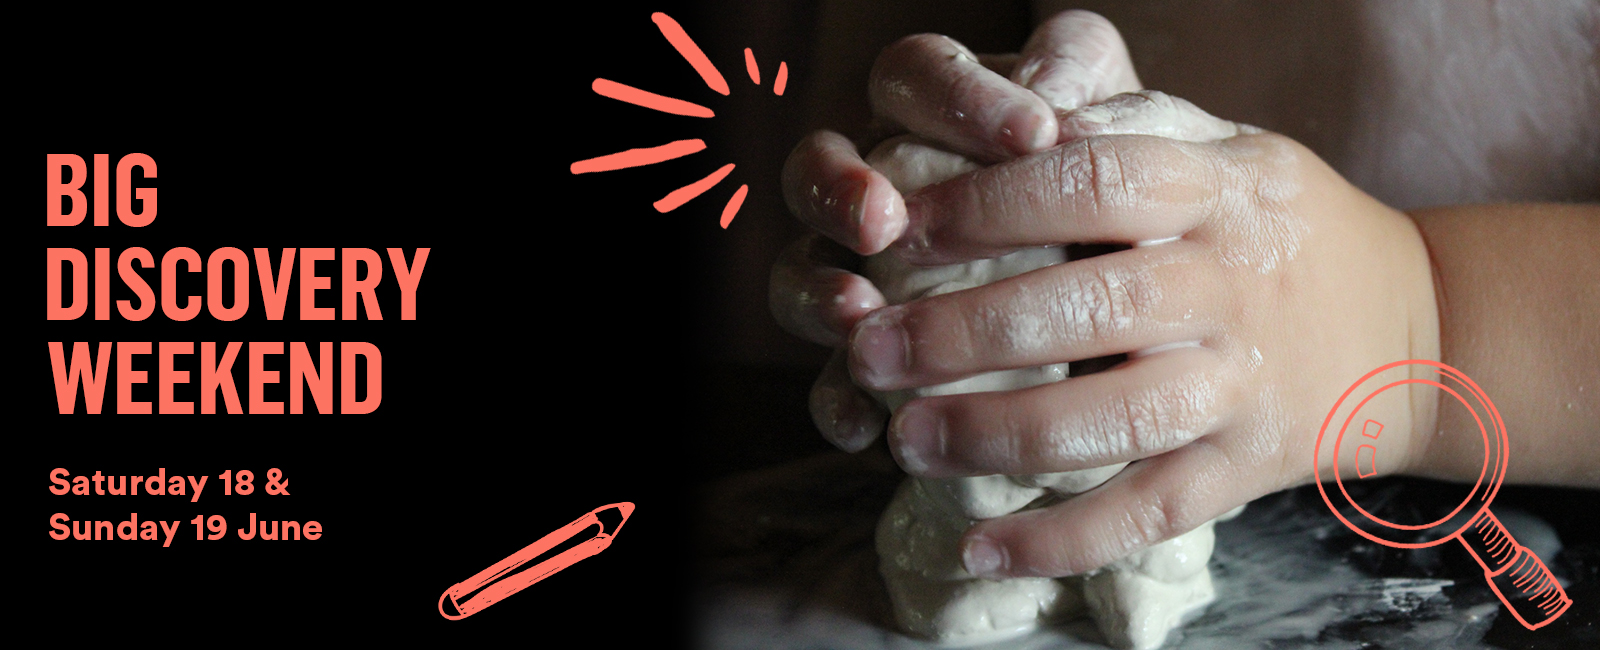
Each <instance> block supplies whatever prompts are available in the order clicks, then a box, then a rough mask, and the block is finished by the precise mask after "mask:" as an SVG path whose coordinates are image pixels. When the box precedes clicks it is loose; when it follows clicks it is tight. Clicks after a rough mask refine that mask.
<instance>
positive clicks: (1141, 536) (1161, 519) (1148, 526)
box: [1128, 491, 1187, 551]
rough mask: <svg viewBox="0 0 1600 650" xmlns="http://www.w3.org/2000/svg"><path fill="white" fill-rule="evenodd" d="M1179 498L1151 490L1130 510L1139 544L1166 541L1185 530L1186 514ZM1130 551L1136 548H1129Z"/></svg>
mask: <svg viewBox="0 0 1600 650" xmlns="http://www.w3.org/2000/svg"><path fill="white" fill-rule="evenodd" d="M1184 513H1185V509H1184V508H1183V507H1182V506H1181V504H1180V501H1179V499H1177V498H1174V497H1172V496H1169V495H1164V494H1162V493H1161V492H1157V491H1150V492H1146V493H1145V495H1144V496H1143V497H1142V498H1140V499H1139V501H1138V502H1137V503H1136V504H1134V506H1133V507H1132V508H1130V509H1129V510H1128V519H1129V522H1130V523H1131V524H1132V529H1133V530H1132V532H1133V533H1134V536H1135V538H1136V541H1137V543H1138V545H1139V546H1150V545H1153V544H1158V543H1160V542H1162V541H1165V540H1167V539H1169V538H1171V537H1173V536H1174V535H1176V534H1177V533H1178V531H1180V530H1183V529H1184V528H1183V525H1184V523H1185V519H1186V517H1187V516H1186V515H1185V514H1184ZM1129 550H1130V551H1132V550H1134V549H1129Z"/></svg>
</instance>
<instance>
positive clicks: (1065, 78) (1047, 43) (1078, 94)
mask: <svg viewBox="0 0 1600 650" xmlns="http://www.w3.org/2000/svg"><path fill="white" fill-rule="evenodd" d="M1011 80H1012V81H1013V82H1015V83H1017V84H1018V85H1020V86H1022V87H1024V88H1027V89H1029V90H1032V91H1033V92H1034V93H1035V94H1038V95H1039V96H1040V97H1043V98H1044V101H1045V103H1047V104H1049V105H1050V107H1051V108H1053V109H1055V110H1056V112H1058V113H1061V112H1066V111H1070V110H1073V109H1075V108H1078V107H1080V106H1083V105H1085V104H1091V103H1094V102H1098V101H1101V100H1104V99H1106V98H1108V97H1111V96H1112V95H1115V94H1118V93H1125V92H1132V91H1135V90H1139V89H1140V87H1141V86H1140V85H1139V77H1138V75H1137V74H1135V73H1134V71H1133V60H1132V59H1131V58H1129V57H1128V47H1127V45H1125V44H1124V43H1123V42H1122V35H1121V34H1118V33H1117V28H1116V27H1113V26H1112V25H1111V21H1109V20H1106V19H1105V18H1104V17H1102V16H1101V15H1100V14H1096V13H1093V12H1089V11H1083V10H1072V11H1065V12H1062V13H1059V14H1056V15H1055V16H1054V17H1052V18H1050V20H1047V21H1045V22H1044V24H1042V25H1040V26H1039V27H1038V28H1037V29H1035V30H1034V31H1033V36H1031V37H1030V38H1028V43H1027V44H1026V45H1023V46H1022V56H1021V59H1020V60H1019V61H1018V63H1017V67H1016V68H1014V69H1013V70H1012V71H1011Z"/></svg>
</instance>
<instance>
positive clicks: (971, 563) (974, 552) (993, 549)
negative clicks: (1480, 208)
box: [961, 535, 1011, 578]
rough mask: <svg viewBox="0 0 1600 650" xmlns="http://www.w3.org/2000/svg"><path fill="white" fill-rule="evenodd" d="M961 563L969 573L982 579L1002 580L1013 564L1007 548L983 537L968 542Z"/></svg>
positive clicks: (962, 553) (963, 550)
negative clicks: (1003, 573) (1007, 568)
mask: <svg viewBox="0 0 1600 650" xmlns="http://www.w3.org/2000/svg"><path fill="white" fill-rule="evenodd" d="M961 563H962V564H963V565H965V566H966V568H967V573H970V574H972V575H974V576H977V577H980V578H1002V577H1005V576H1003V575H1002V572H1004V571H1005V570H1006V567H1007V566H1008V565H1010V564H1011V558H1010V557H1009V556H1008V555H1007V554H1006V549H1005V547H1003V546H1001V545H999V544H996V543H994V540H991V539H989V538H987V537H984V536H982V535H978V536H974V537H973V538H971V539H970V540H968V541H967V547H966V548H965V549H962V551H961Z"/></svg>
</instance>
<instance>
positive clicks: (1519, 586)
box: [1459, 508, 1572, 630]
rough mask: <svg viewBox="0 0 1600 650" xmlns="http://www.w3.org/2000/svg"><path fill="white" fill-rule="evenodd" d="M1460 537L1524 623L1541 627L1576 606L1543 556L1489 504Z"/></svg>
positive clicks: (1512, 613) (1495, 589) (1491, 583)
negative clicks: (1517, 536)
mask: <svg viewBox="0 0 1600 650" xmlns="http://www.w3.org/2000/svg"><path fill="white" fill-rule="evenodd" d="M1459 539H1460V540H1461V544H1462V545H1464V546H1466V547H1467V551H1468V552H1470V553H1471V554H1472V558H1473V559H1475V560H1477V561H1478V564H1480V565H1482V566H1483V576H1484V578H1485V579H1487V580H1488V581H1489V588H1490V589H1493V590H1494V593H1495V595H1496V596H1499V597H1500V602H1501V603H1503V604H1504V605H1505V606H1506V608H1507V609H1510V610H1511V615H1512V616H1515V617H1517V622H1519V623H1522V626H1523V627H1526V628H1528V629H1530V630H1537V629H1539V628H1541V627H1544V626H1545V625H1548V624H1549V623H1550V622H1551V621H1554V620H1556V619H1557V618H1560V617H1561V614H1562V613H1564V612H1566V611H1567V608H1568V607H1570V606H1572V599H1571V598H1568V597H1567V592H1566V591H1565V590H1563V589H1562V588H1561V583H1559V582H1556V578H1555V576H1552V575H1550V569H1548V568H1546V567H1545V566H1544V562H1541V561H1540V560H1539V556H1537V555H1534V554H1533V551H1530V550H1528V548H1527V547H1525V546H1523V545H1521V544H1518V543H1517V540H1515V539H1512V537H1511V532H1510V531H1507V530H1506V527H1505V526H1504V525H1502V524H1501V523H1500V520H1499V519H1496V518H1495V516H1494V513H1491V512H1489V509H1488V508H1485V509H1484V510H1483V511H1482V512H1480V513H1478V516H1477V518H1475V519H1473V520H1472V523H1470V524H1467V527H1466V528H1463V529H1462V530H1461V535H1460V537H1459Z"/></svg>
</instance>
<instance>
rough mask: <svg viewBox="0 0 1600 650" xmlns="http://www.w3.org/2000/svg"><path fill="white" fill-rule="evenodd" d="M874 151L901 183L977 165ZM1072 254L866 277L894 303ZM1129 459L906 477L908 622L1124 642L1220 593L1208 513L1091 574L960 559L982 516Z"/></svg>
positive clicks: (966, 388) (901, 550)
mask: <svg viewBox="0 0 1600 650" xmlns="http://www.w3.org/2000/svg"><path fill="white" fill-rule="evenodd" d="M866 160H867V162H868V163H869V164H871V165H872V166H873V168H874V169H876V170H878V171H879V172H880V173H882V174H883V175H884V176H885V177H887V178H888V179H889V181H890V182H891V183H893V184H894V186H895V187H896V188H897V189H899V190H900V191H901V192H912V191H915V190H916V189H918V188H920V187H923V186H924V185H928V184H931V183H936V182H939V181H942V180H945V179H947V178H951V177H954V176H956V175H959V174H962V173H966V172H968V171H972V170H974V169H977V168H978V166H977V165H976V164H975V163H973V162H971V161H969V160H967V159H965V158H963V157H962V156H960V155H957V154H953V153H950V152H947V151H943V150H940V149H938V148H936V147H934V146H932V145H931V144H929V143H926V142H925V141H922V140H918V139H916V138H913V137H909V136H903V137H899V138H894V139H891V140H889V141H887V142H884V143H883V144H881V145H879V146H878V147H877V148H876V149H874V150H873V151H872V153H870V154H869V155H868V156H867V158H866ZM1066 260H1067V257H1066V252H1065V250H1064V249H1062V248H1039V249H1029V250H1023V251H1019V252H1016V253H1012V254H1010V255H1005V256H1002V257H998V258H994V259H988V260H978V261H974V262H968V263H965V264H953V265H949V266H940V267H917V266H912V265H910V264H907V263H905V262H904V261H902V260H900V259H899V258H898V257H896V256H895V255H893V254H892V253H891V254H883V255H877V256H874V257H872V258H869V259H868V260H867V265H866V273H867V277H868V278H869V279H871V280H872V281H873V283H874V284H876V285H877V286H878V288H879V290H880V291H882V292H883V294H884V297H885V298H886V299H887V300H888V302H889V303H890V304H900V303H904V302H908V301H911V300H915V299H917V298H921V297H924V296H932V295H939V294H942V293H949V292H952V291H960V290H962V289H969V288H972V287H977V286H980V285H984V284H988V283H990V282H995V281H998V280H1003V279H1005V278H1009V277H1012V276H1015V275H1019V274H1022V273H1026V272H1029V271H1033V270H1035V269H1039V268H1043V267H1046V266H1050V265H1052V264H1059V263H1062V262H1065V261H1066ZM1066 376H1067V364H1064V363H1061V364H1053V365H1048V366H1043V367H1038V368H1026V369H1018V370H1005V371H998V372H990V373H985V374H981V375H977V376H974V377H969V378H966V379H963V380H960V381H956V382H952V383H949V384H943V385H940V386H931V387H926V388H920V389H915V390H906V391H896V392H892V393H887V394H879V395H877V397H878V399H879V400H880V401H882V402H883V403H884V404H885V405H887V406H888V407H889V408H890V409H898V408H899V407H900V406H901V405H903V404H905V403H906V402H907V401H909V400H911V399H914V398H916V397H921V396H927V395H950V394H957V393H972V392H986V391H1001V390H1017V389H1022V388H1028V387H1031V386H1038V385H1041V384H1046V383H1050V382H1055V381H1060V380H1062V379H1065V378H1066ZM1124 466H1126V463H1118V464H1115V465H1111V466H1108V467H1100V468H1094V469H1087V470H1080V471H1073V472H1058V473H1052V474H1034V475H1026V476H978V477H970V478H954V479H907V480H906V482H905V483H904V484H903V485H901V486H900V489H899V491H898V492H896V493H895V497H894V500H893V501H892V502H891V503H890V505H889V508H888V509H887V510H886V511H885V512H884V514H883V518H882V519H881V520H880V521H879V523H878V530H877V549H878V555H879V561H880V570H881V572H882V574H883V577H884V581H885V582H886V583H887V585H888V588H889V595H890V598H891V600H893V603H894V611H895V618H896V620H897V621H898V622H899V624H900V626H901V627H902V628H904V629H905V630H906V631H907V632H910V633H913V634H916V635H919V636H924V637H928V638H932V639H935V640H938V641H941V642H944V643H947V644H952V645H969V644H976V643H987V642H991V641H996V640H1001V639H1005V638H1009V637H1012V636H1016V635H1019V634H1023V633H1026V632H1028V631H1030V630H1032V629H1033V628H1035V627H1036V626H1037V625H1038V624H1039V622H1040V621H1042V620H1050V619H1054V618H1066V617H1071V616H1075V615H1078V614H1080V613H1082V611H1083V609H1084V605H1085V604H1087V606H1088V609H1089V610H1090V612H1091V613H1092V614H1093V615H1094V618H1095V621H1096V623H1097V624H1098V625H1099V626H1100V628H1101V632H1102V633H1103V634H1105V636H1106V638H1107V639H1108V640H1110V641H1112V642H1113V643H1115V644H1117V645H1119V646H1123V647H1134V648H1148V647H1155V646H1156V645H1159V644H1160V643H1161V641H1162V640H1163V639H1164V638H1165V637H1166V634H1167V632H1168V631H1169V630H1171V629H1172V628H1173V627H1176V626H1177V625H1178V624H1179V623H1180V622H1181V619H1182V617H1183V615H1184V614H1185V613H1187V612H1189V611H1191V610H1193V609H1194V608H1195V607H1198V606H1202V605H1204V604H1206V603H1209V602H1210V601H1211V599H1212V598H1213V592H1212V589H1211V575H1210V573H1209V572H1208V571H1206V567H1205V565H1206V561H1207V560H1208V559H1209V558H1210V556H1211V547H1212V542H1213V539H1214V538H1213V533H1212V526H1211V524H1210V523H1207V524H1206V525H1204V526H1201V527H1200V528H1198V529H1195V530H1194V531H1191V532H1190V533H1188V534H1185V535H1182V536H1179V537H1177V538H1174V539H1171V540H1168V541H1166V542H1163V543H1161V544H1158V545H1156V546H1153V547H1151V548H1148V549H1145V550H1143V551H1140V552H1139V553H1136V554H1134V555H1133V556H1130V557H1128V558H1124V559H1123V560H1120V561H1118V562H1117V563H1114V564H1112V565H1111V566H1109V567H1106V568H1105V569H1102V570H1101V571H1100V572H1099V573H1097V574H1096V575H1093V576H1091V577H1089V578H1088V579H1087V580H1082V579H1066V580H1054V579H1049V578H1013V579H1007V580H986V579H978V578H974V577H973V576H972V575H971V574H968V573H967V572H966V570H965V569H964V568H963V567H962V564H961V558H960V551H959V544H960V540H961V536H962V534H963V533H965V532H966V531H967V529H968V528H970V527H971V526H972V524H973V523H974V522H975V521H976V520H980V519H989V518H993V517H999V516H1001V515H1006V514H1010V513H1012V512H1016V511H1018V510H1022V509H1025V508H1028V507H1030V506H1037V505H1041V504H1044V503H1049V502H1053V501H1055V500H1058V499H1061V498H1066V497H1070V496H1071V495H1074V494H1078V493H1080V492H1085V491H1088V490H1090V489H1093V488H1095V487H1096V486H1099V485H1100V484H1102V483H1104V482H1106V481H1107V480H1110V479H1111V477H1112V476H1115V475H1116V473H1117V472H1119V471H1121V470H1122V468H1123V467H1124Z"/></svg>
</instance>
